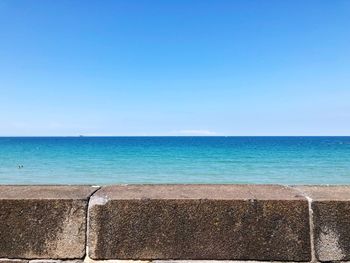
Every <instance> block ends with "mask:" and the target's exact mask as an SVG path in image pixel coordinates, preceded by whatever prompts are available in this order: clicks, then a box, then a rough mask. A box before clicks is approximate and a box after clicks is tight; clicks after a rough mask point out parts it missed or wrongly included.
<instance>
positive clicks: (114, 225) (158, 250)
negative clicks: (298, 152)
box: [88, 185, 311, 261]
mask: <svg viewBox="0 0 350 263" xmlns="http://www.w3.org/2000/svg"><path fill="white" fill-rule="evenodd" d="M89 215H90V218H89V220H90V224H89V242H88V243H89V254H90V257H91V258H93V259H215V260H229V259H231V260H232V259H239V260H283V261H309V260H310V259H311V258H310V254H311V253H310V233H309V214H308V203H307V201H306V199H305V198H304V197H302V196H300V195H299V194H298V193H297V192H296V191H295V190H294V189H290V188H285V187H282V186H275V185H274V186H266V185H265V186H262V185H259V186H254V185H152V186H150V185H143V186H142V185H138V186H137V185H133V186H132V185H130V186H109V187H103V188H102V189H100V190H99V191H98V192H97V193H96V194H95V195H94V196H93V197H92V199H91V202H90V205H89Z"/></svg>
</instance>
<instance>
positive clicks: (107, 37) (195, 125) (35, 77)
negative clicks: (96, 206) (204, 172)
mask: <svg viewBox="0 0 350 263" xmlns="http://www.w3.org/2000/svg"><path fill="white" fill-rule="evenodd" d="M76 135H91V136H103V135H105V136H112V135H115V136H149V135H157V136H181V135H184V136H186V135H193V136H195V135H204V136H207V135H208V136H209V135H218V136H220V135H225V136H229V135H232V136H235V135H238V136H242V135H243V136H244V135H246V136H250V135H254V136H255V135H261V136H266V135H272V136H273V135H297V136H299V135H350V1H348V0H318V1H313V0H309V1H304V0H284V1H280V0H266V1H260V0H256V1H254V0H241V1H239V0H229V1H224V0H215V1H214V0H198V1H194V0H173V1H171V0H169V1H164V0H151V1H149V0H147V1H146V0H145V1H142V0H125V1H124V0H123V1H122V0H119V1H118V0H113V1H108V0H104V1H99V0H95V1H89V0H84V1H78V0H69V1H66V0H60V1H52V0H36V1H29V0H22V1H18V0H0V136H76Z"/></svg>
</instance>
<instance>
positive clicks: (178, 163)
mask: <svg viewBox="0 0 350 263" xmlns="http://www.w3.org/2000/svg"><path fill="white" fill-rule="evenodd" d="M115 183H210V184H216V183H281V184H350V137H35V138H31V137H21V138H19V137H11V138H6V137H2V138H0V184H98V185H101V184H115Z"/></svg>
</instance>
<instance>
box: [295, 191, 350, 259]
mask: <svg viewBox="0 0 350 263" xmlns="http://www.w3.org/2000/svg"><path fill="white" fill-rule="evenodd" d="M296 188H297V189H299V190H300V191H301V192H303V193H304V194H305V195H306V196H309V197H310V198H311V199H312V205H311V206H312V210H313V227H314V243H315V252H316V257H317V259H318V260H320V261H344V260H346V261H348V260H350V186H299V187H296Z"/></svg>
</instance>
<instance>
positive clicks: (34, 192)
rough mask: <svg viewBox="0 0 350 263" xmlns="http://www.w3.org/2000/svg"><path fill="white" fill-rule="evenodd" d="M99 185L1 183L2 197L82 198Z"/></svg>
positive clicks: (86, 197) (84, 198) (85, 198)
mask: <svg viewBox="0 0 350 263" xmlns="http://www.w3.org/2000/svg"><path fill="white" fill-rule="evenodd" d="M97 189H98V188H97V187H91V186H78V185H74V186H70V185H30V186H28V185H0V200H1V199H22V200H23V199H40V200H42V199H82V200H87V199H88V197H89V196H90V195H91V194H92V193H93V192H94V191H96V190H97Z"/></svg>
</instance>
